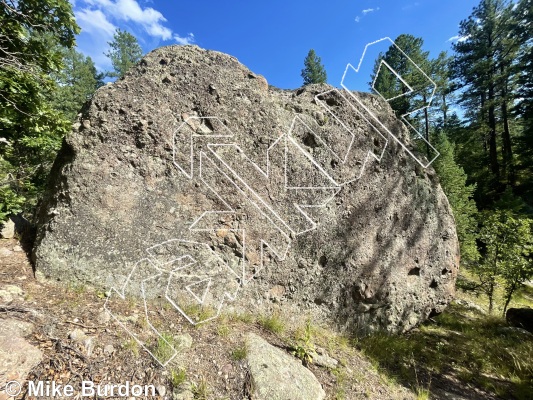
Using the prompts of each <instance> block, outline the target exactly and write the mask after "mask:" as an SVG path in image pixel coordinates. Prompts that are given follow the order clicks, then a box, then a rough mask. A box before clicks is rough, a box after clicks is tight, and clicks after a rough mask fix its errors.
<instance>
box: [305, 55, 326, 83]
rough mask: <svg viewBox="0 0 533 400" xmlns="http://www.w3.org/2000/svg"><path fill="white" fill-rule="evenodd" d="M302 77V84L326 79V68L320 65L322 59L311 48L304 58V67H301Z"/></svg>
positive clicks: (320, 81) (321, 81) (324, 81)
mask: <svg viewBox="0 0 533 400" xmlns="http://www.w3.org/2000/svg"><path fill="white" fill-rule="evenodd" d="M301 75H302V78H303V80H304V85H309V84H311V83H326V82H327V80H328V77H327V74H326V69H325V68H324V65H322V60H321V59H320V57H318V56H317V55H316V53H315V51H314V50H313V49H311V50H309V53H308V54H307V57H305V60H304V69H302V73H301Z"/></svg>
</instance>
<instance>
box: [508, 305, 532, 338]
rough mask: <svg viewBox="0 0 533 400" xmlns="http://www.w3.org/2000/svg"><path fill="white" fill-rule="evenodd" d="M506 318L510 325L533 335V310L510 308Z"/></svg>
mask: <svg viewBox="0 0 533 400" xmlns="http://www.w3.org/2000/svg"><path fill="white" fill-rule="evenodd" d="M505 318H506V320H507V323H508V324H509V325H511V326H514V327H517V328H522V329H525V330H526V331H529V332H531V333H533V308H510V309H508V310H507V312H506V313H505Z"/></svg>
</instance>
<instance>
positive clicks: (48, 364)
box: [0, 239, 416, 400]
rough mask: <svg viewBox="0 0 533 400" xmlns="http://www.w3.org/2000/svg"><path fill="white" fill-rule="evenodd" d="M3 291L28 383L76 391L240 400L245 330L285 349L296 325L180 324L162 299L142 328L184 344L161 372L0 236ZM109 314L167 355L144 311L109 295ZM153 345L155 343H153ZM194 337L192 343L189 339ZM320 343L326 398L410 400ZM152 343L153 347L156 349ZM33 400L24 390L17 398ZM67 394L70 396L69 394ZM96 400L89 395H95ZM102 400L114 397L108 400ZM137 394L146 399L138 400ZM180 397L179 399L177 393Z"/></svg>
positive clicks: (246, 318)
mask: <svg viewBox="0 0 533 400" xmlns="http://www.w3.org/2000/svg"><path fill="white" fill-rule="evenodd" d="M7 285H12V286H16V287H19V288H20V289H21V293H20V294H19V295H18V296H14V298H13V299H12V301H10V302H9V303H8V304H0V318H1V319H5V318H16V319H19V320H23V321H29V322H31V323H32V324H33V325H34V331H33V333H32V334H31V335H30V336H29V337H27V338H26V339H27V340H28V341H29V342H30V343H31V344H32V345H34V346H36V347H38V348H39V349H40V350H41V351H42V353H43V360H42V362H40V363H39V364H38V365H37V366H36V367H35V368H33V370H32V371H31V373H30V376H29V377H28V379H29V380H30V381H34V382H38V381H50V382H55V383H57V384H62V385H67V384H68V385H72V386H73V387H74V388H81V382H82V381H92V382H94V383H95V384H101V385H103V384H106V383H109V384H123V383H124V382H130V383H131V385H133V384H138V385H142V386H144V385H154V386H155V387H156V388H157V395H156V397H157V398H162V399H163V398H168V399H171V398H173V393H174V394H176V397H175V398H178V399H179V398H180V397H179V395H178V394H179V393H181V396H185V395H184V393H185V392H183V390H184V389H187V390H188V391H189V392H188V394H189V395H191V393H192V396H193V397H192V398H195V399H204V398H205V399H230V400H237V399H248V398H250V397H249V396H250V394H249V386H250V385H249V375H248V369H247V365H246V361H245V357H244V356H243V354H242V350H241V349H243V348H244V338H245V336H246V333H247V332H250V331H253V332H255V333H257V334H259V335H260V336H262V337H263V338H265V339H266V340H268V341H269V342H270V343H271V344H273V345H276V346H279V347H280V348H283V349H287V348H288V343H290V338H291V337H293V336H292V335H293V334H294V332H295V330H296V329H297V327H293V326H291V327H287V328H286V329H285V330H284V332H283V333H278V334H274V333H272V332H271V331H269V330H267V329H265V328H264V327H263V326H262V325H261V323H259V322H258V319H257V318H256V317H257V316H253V315H224V316H222V317H220V318H218V319H217V320H215V321H213V322H210V323H206V324H203V325H199V326H194V325H192V324H190V323H189V322H188V321H186V320H185V319H184V318H183V317H182V316H181V315H180V314H179V313H178V312H176V311H175V309H173V308H171V307H168V306H166V305H165V303H164V302H163V301H161V300H155V301H153V302H151V303H150V304H148V305H147V313H148V314H149V315H150V323H151V324H153V325H154V326H155V327H157V329H158V330H159V332H168V336H165V337H167V338H170V339H169V340H171V339H172V340H174V339H176V340H177V341H179V340H184V338H185V339H187V340H185V341H186V342H188V345H187V346H185V347H184V348H182V349H180V352H179V354H178V355H177V356H176V357H175V358H174V359H173V360H172V361H171V362H170V363H168V365H166V366H165V367H163V366H161V365H160V364H159V363H158V362H157V361H156V360H155V359H154V358H153V357H152V356H151V355H150V354H149V353H148V351H146V350H145V348H143V347H142V346H140V345H139V343H138V342H137V341H135V340H133V339H132V337H131V335H130V334H129V333H128V332H127V331H126V330H125V329H124V328H123V326H121V324H120V323H119V322H118V321H117V320H114V319H113V318H109V315H108V314H107V313H106V312H105V309H104V304H105V302H106V295H109V293H103V292H102V291H99V290H96V289H93V288H90V287H86V286H73V285H66V284H64V283H62V282H38V281H37V280H36V279H35V277H34V274H33V270H32V266H31V264H30V262H29V259H28V255H27V253H26V252H25V251H24V249H22V248H20V243H19V242H18V241H17V240H15V239H12V240H5V239H4V240H0V290H1V289H2V288H3V287H6V286H7ZM113 307H114V308H113V311H114V312H116V313H120V314H122V319H121V321H122V324H123V325H124V326H126V327H131V328H132V330H134V331H135V332H136V334H137V339H139V341H140V342H141V343H143V344H144V345H145V347H146V348H147V349H148V350H151V351H152V352H155V353H157V352H159V353H161V352H163V353H164V352H165V351H168V349H166V348H165V347H164V346H161V340H160V338H158V336H157V335H156V334H155V333H154V331H153V330H152V329H150V326H149V324H147V322H146V318H145V316H144V315H143V312H144V307H143V305H142V304H141V303H140V302H139V301H138V300H134V299H124V300H122V299H115V303H114V305H113ZM158 339H159V342H158ZM191 339H192V340H191ZM321 340H322V342H324V343H320V344H321V345H323V346H324V347H325V348H327V350H328V352H329V355H330V356H331V357H333V358H335V359H337V360H339V366H338V367H337V368H335V369H328V368H323V367H319V366H317V365H314V364H312V363H311V364H310V365H309V366H308V368H309V369H310V370H311V371H312V372H313V373H314V374H315V376H316V377H317V378H318V380H319V381H320V382H321V384H322V386H323V388H324V390H325V391H326V394H327V398H328V399H368V398H370V399H412V398H415V397H416V396H415V395H414V394H413V392H412V391H410V390H408V389H407V388H404V387H401V386H400V385H397V384H394V383H392V382H390V381H388V380H387V379H385V378H384V377H383V376H382V375H381V374H379V373H378V372H377V370H376V368H375V367H374V366H373V365H372V364H371V363H370V362H369V361H368V360H367V359H365V358H364V357H363V356H362V355H361V354H360V353H359V352H358V351H357V350H355V349H354V348H353V347H351V346H349V345H346V344H343V343H341V342H340V341H339V336H336V335H335V334H334V333H331V335H329V334H326V335H321ZM158 343H159V344H158ZM17 398H20V399H24V398H31V396H28V393H27V385H26V386H25V387H24V389H23V391H22V393H21V394H20V395H19V396H18V397H17ZM74 398H75V397H74ZM94 398H97V397H96V396H95V397H94ZM107 398H113V397H112V396H110V397H107ZM137 398H153V397H152V396H148V397H146V396H139V397H137ZM181 398H184V399H185V398H187V397H181Z"/></svg>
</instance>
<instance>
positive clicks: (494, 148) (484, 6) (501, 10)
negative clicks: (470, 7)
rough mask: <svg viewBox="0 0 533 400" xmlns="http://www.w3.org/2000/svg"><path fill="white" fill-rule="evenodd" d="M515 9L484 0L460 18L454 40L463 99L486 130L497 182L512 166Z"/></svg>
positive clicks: (473, 119)
mask: <svg viewBox="0 0 533 400" xmlns="http://www.w3.org/2000/svg"><path fill="white" fill-rule="evenodd" d="M511 14H512V4H510V3H509V2H508V1H506V0H482V1H481V3H480V4H479V5H478V6H477V7H476V8H474V11H473V13H472V14H471V15H470V16H469V17H468V19H466V20H463V21H462V22H461V24H460V31H459V36H460V37H461V40H459V41H458V42H457V43H455V44H454V45H453V48H454V51H455V52H456V61H455V63H454V73H455V77H456V81H457V83H458V85H459V89H461V102H462V104H463V105H464V106H465V107H466V108H467V110H468V114H467V115H468V116H469V117H470V120H471V122H472V123H473V124H477V125H478V127H479V128H482V129H484V128H485V127H486V130H487V132H486V134H485V135H484V138H485V144H484V147H485V148H486V149H487V158H488V164H489V166H490V171H491V173H492V177H493V180H494V184H493V186H496V185H498V182H499V181H500V179H502V176H501V175H502V174H501V173H502V172H503V173H504V174H503V175H504V176H503V178H504V179H505V178H507V176H505V175H506V174H507V172H508V170H509V169H510V170H512V166H511V163H512V147H511V138H510V136H511V134H510V129H509V113H508V104H509V101H510V99H509V90H510V88H509V84H510V81H511V79H512V76H511V75H512V73H513V69H512V68H511V66H512V64H513V61H512V59H513V57H514V55H515V53H516V49H517V41H516V39H515V38H513V37H512V35H510V32H511V26H512V21H511V20H512V18H511ZM499 118H500V119H501V122H502V124H503V129H502V131H503V134H502V135H501V137H502V146H501V148H502V149H503V157H499V155H498V148H499V144H498V130H499V126H498V124H499V122H500V121H499ZM500 158H502V159H503V165H502V161H501V160H500ZM502 167H503V171H502Z"/></svg>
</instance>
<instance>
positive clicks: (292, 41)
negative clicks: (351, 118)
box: [72, 0, 479, 89]
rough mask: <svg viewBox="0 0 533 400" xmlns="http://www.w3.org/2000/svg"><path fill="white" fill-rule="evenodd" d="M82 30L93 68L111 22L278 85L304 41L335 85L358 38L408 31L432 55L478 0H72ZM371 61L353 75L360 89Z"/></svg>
mask: <svg viewBox="0 0 533 400" xmlns="http://www.w3.org/2000/svg"><path fill="white" fill-rule="evenodd" d="M72 3H73V5H74V11H75V15H76V19H77V21H78V24H79V25H80V26H81V27H82V33H81V34H80V35H79V37H78V49H79V50H80V51H82V52H83V53H85V54H87V55H89V56H91V57H92V58H93V60H94V61H95V63H96V65H97V67H98V68H99V69H103V70H105V69H110V68H111V67H110V64H109V61H108V60H107V58H106V57H105V56H104V55H103V52H105V51H106V49H107V42H108V41H110V40H111V39H112V35H113V31H114V29H116V28H117V27H119V28H121V29H126V30H129V31H130V32H132V33H133V34H134V35H135V36H136V37H137V38H138V39H139V42H140V43H141V46H142V47H143V50H144V51H145V52H148V51H150V50H153V49H154V48H157V47H159V46H164V45H170V44H176V43H178V44H189V43H190V44H196V45H198V46H200V47H203V48H206V49H212V50H218V51H221V52H224V53H228V54H231V55H233V56H235V57H237V58H238V59H239V61H240V62H242V63H243V64H244V65H246V66H247V67H248V68H250V69H251V70H252V71H254V72H256V73H259V74H261V75H263V76H264V77H265V78H266V79H267V80H268V82H269V83H270V84H272V85H274V86H277V87H280V88H296V87H299V86H301V84H302V79H301V77H300V71H301V69H302V67H303V60H304V58H305V56H306V54H307V52H308V51H309V49H310V48H313V49H315V51H316V52H317V54H318V55H319V56H320V57H321V58H322V62H323V63H324V65H325V67H326V71H327V73H328V83H330V84H332V85H334V86H339V85H340V81H341V77H342V74H343V72H344V70H345V67H346V64H347V63H352V64H355V65H357V64H358V62H359V59H360V57H361V55H362V52H363V49H364V48H365V45H366V44H368V43H370V42H373V41H375V40H378V39H380V38H383V37H386V36H388V37H390V38H392V39H394V38H396V37H397V36H398V35H400V34H402V33H409V34H412V35H414V36H419V37H422V38H423V39H424V48H425V49H426V50H428V51H430V55H431V56H432V57H436V56H437V55H438V53H439V52H440V51H442V50H450V53H451V49H450V45H451V43H452V42H453V41H454V40H457V35H458V30H459V22H460V21H461V20H462V19H465V18H467V17H468V16H469V15H470V13H471V11H472V9H473V7H475V6H476V5H477V4H478V3H479V0H447V1H442V0H400V1H390V0H389V1H385V0H383V1H380V0H352V1H349V0H330V1H328V2H326V1H320V2H318V1H301V0H292V1H290V0H284V1H281V0H270V1H262V2H259V1H257V2H255V1H247V2H243V1H231V0H223V1H220V0H219V1H211V0H209V1H202V0H196V1H195V2H190V1H179V0H75V1H72ZM372 64H373V61H372V60H370V62H368V63H366V69H365V70H362V71H361V73H360V75H361V79H360V86H359V87H358V89H364V88H365V87H366V86H367V85H366V82H367V81H368V80H369V74H370V70H371V66H372Z"/></svg>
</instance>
